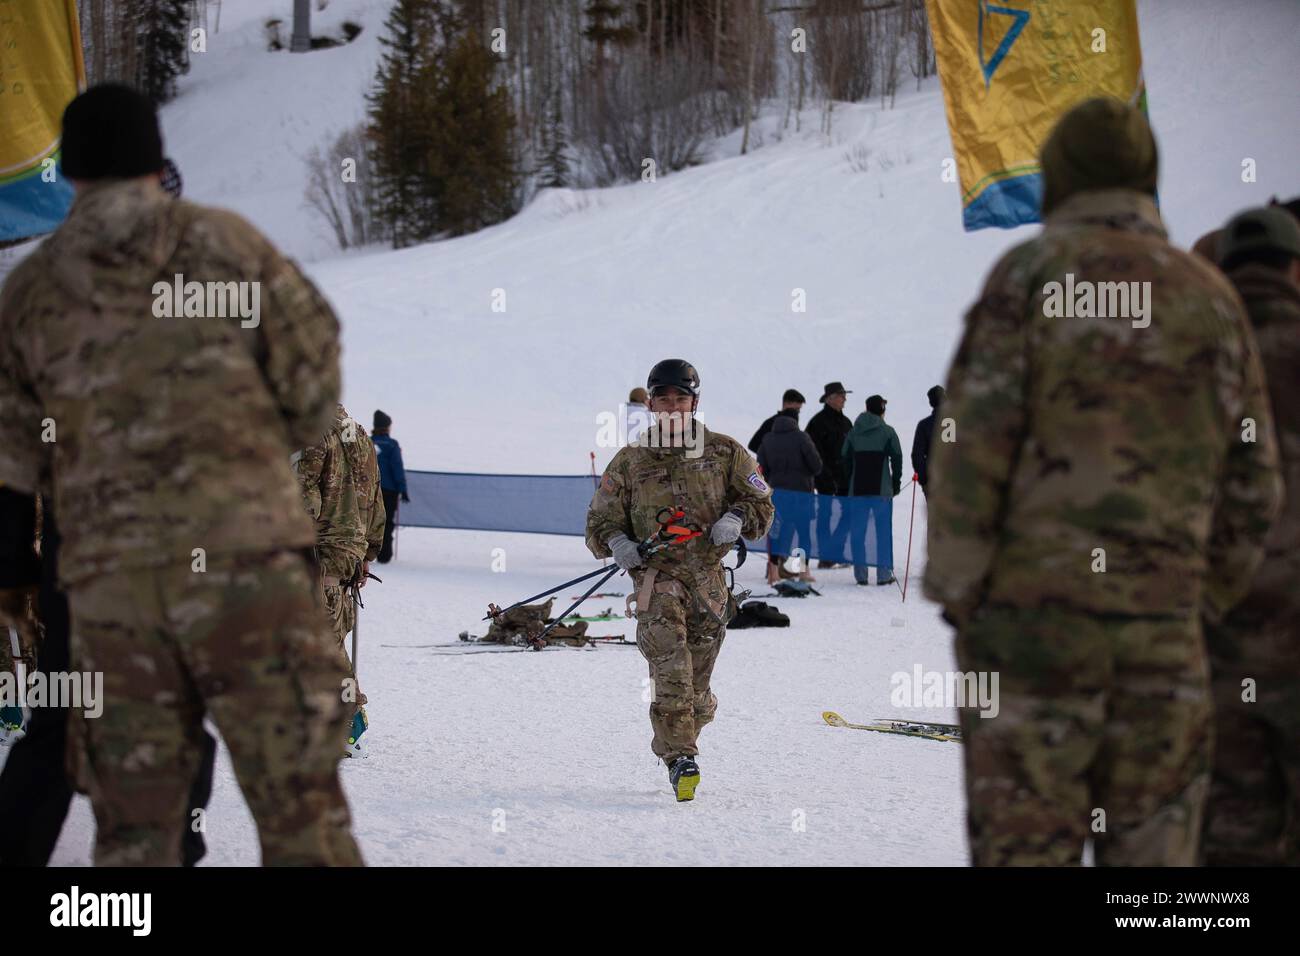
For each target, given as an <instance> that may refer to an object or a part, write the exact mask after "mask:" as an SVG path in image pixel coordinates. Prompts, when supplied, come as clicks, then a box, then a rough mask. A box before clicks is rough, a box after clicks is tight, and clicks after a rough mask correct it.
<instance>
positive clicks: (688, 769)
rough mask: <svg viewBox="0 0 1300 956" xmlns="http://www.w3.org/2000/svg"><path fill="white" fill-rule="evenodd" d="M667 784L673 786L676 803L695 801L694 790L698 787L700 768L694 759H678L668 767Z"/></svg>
mask: <svg viewBox="0 0 1300 956" xmlns="http://www.w3.org/2000/svg"><path fill="white" fill-rule="evenodd" d="M668 782H669V783H671V784H672V785H673V793H675V794H676V795H677V802H678V803H682V802H684V801H686V800H694V799H695V788H696V787H698V786H699V785H700V767H699V764H697V763H696V762H695V758H694V757H678V758H677V759H676V760H674V761H673V762H672V763H670V764H669V765H668Z"/></svg>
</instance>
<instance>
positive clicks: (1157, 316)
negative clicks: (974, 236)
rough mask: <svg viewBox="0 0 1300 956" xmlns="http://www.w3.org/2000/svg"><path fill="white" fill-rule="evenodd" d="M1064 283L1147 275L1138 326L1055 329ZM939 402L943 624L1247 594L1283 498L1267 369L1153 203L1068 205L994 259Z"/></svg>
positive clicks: (938, 565) (1216, 606)
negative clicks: (986, 609) (1005, 610)
mask: <svg viewBox="0 0 1300 956" xmlns="http://www.w3.org/2000/svg"><path fill="white" fill-rule="evenodd" d="M1067 274H1071V275H1072V276H1073V279H1072V280H1070V281H1071V282H1072V283H1073V285H1074V287H1075V288H1076V289H1080V288H1083V286H1081V285H1080V283H1091V284H1093V286H1094V287H1097V286H1099V284H1100V283H1114V282H1146V283H1150V285H1149V296H1148V299H1147V305H1148V306H1149V311H1147V312H1146V316H1147V318H1145V319H1137V318H1134V319H1130V318H1122V317H1111V318H1082V317H1077V311H1082V309H1079V310H1076V316H1075V317H1050V316H1051V315H1053V314H1055V312H1053V311H1050V310H1049V309H1050V308H1051V307H1050V306H1049V301H1048V299H1049V296H1051V295H1053V294H1056V293H1059V291H1060V288H1059V287H1056V288H1053V287H1051V286H1049V283H1062V284H1064V283H1066V281H1067ZM1139 288H1140V287H1139ZM1057 301H1058V304H1059V301H1060V300H1059V299H1058V300H1057ZM1116 301H1122V300H1116ZM1129 311H1130V312H1135V311H1136V310H1134V309H1132V308H1130V310H1129ZM1147 322H1149V324H1145V326H1144V327H1139V326H1141V325H1143V324H1144V323H1147ZM947 390H948V395H947V399H946V401H945V404H944V406H943V418H944V419H945V420H946V419H952V421H953V424H954V427H955V434H954V438H955V440H954V441H952V442H944V441H935V443H934V445H933V447H932V449H931V460H930V470H931V480H932V485H931V488H930V490H929V562H928V566H927V568H926V574H925V592H926V594H927V596H929V597H930V598H931V599H933V600H935V601H938V602H939V603H940V604H942V605H944V607H945V608H946V609H947V610H948V612H949V614H950V616H952V617H953V618H954V619H956V620H958V621H959V622H960V621H961V619H962V618H963V616H965V615H966V614H969V613H970V612H971V611H972V610H974V609H975V608H976V607H978V606H980V605H981V604H985V603H988V604H1000V605H1010V606H1015V607H1027V608H1033V607H1036V606H1039V605H1041V604H1043V603H1047V602H1053V603H1057V604H1059V605H1063V606H1066V607H1073V608H1077V609H1079V610H1080V611H1083V612H1086V613H1087V612H1091V613H1098V612H1102V613H1114V614H1121V615H1129V614H1141V615H1176V616H1189V615H1195V614H1196V613H1197V610H1198V608H1202V607H1203V608H1204V610H1205V611H1206V612H1207V613H1208V614H1209V615H1210V617H1211V618H1212V619H1213V618H1214V617H1215V616H1217V615H1220V614H1222V612H1223V611H1224V610H1225V609H1226V608H1227V607H1229V606H1231V605H1232V604H1233V603H1235V602H1236V601H1238V600H1240V598H1241V597H1242V596H1243V595H1244V593H1245V590H1246V587H1247V585H1248V584H1249V582H1250V579H1251V577H1252V575H1253V574H1254V572H1255V569H1256V568H1257V567H1258V566H1259V562H1260V560H1261V558H1262V557H1263V547H1262V545H1263V541H1264V535H1265V533H1266V532H1267V530H1268V527H1269V524H1270V522H1271V521H1272V518H1273V516H1274V515H1275V514H1276V512H1277V507H1278V504H1279V502H1280V493H1281V482H1280V479H1279V469H1278V456H1277V444H1276V440H1275V438H1274V434H1273V426H1272V416H1271V415H1270V413H1269V407H1268V397H1267V394H1266V392H1265V383H1264V376H1263V371H1262V369H1261V366H1260V361H1259V355H1258V352H1257V350H1256V346H1255V340H1254V336H1253V335H1252V334H1251V331H1250V328H1249V326H1248V324H1247V322H1246V318H1245V314H1244V312H1243V309H1242V305H1241V300H1240V298H1239V297H1238V296H1237V294H1236V292H1234V291H1233V289H1232V287H1231V286H1230V285H1229V284H1228V282H1227V280H1226V279H1225V278H1224V276H1223V275H1222V274H1221V273H1219V271H1218V270H1217V269H1215V268H1213V267H1212V266H1210V265H1209V264H1208V263H1206V262H1204V261H1203V260H1201V259H1200V258H1199V257H1193V256H1191V255H1189V254H1188V253H1185V252H1182V251H1180V250H1178V249H1176V248H1174V247H1173V246H1171V245H1170V244H1169V243H1168V241H1167V240H1166V237H1165V231H1164V228H1163V227H1162V225H1161V223H1160V217H1159V214H1158V213H1157V211H1156V208H1155V204H1154V203H1153V202H1152V201H1151V199H1150V197H1147V196H1143V195H1141V194H1139V193H1136V192H1129V191H1126V190H1107V191H1097V192H1090V193H1082V194H1079V195H1077V196H1074V197H1072V198H1071V199H1070V200H1068V201H1066V202H1065V203H1063V204H1062V205H1061V206H1060V208H1059V209H1057V210H1056V211H1055V212H1053V214H1052V215H1051V216H1049V217H1048V220H1047V223H1046V226H1045V228H1044V230H1043V232H1042V233H1041V234H1040V235H1039V236H1038V237H1037V238H1035V239H1033V240H1031V241H1029V242H1027V243H1024V244H1022V245H1020V246H1017V247H1015V248H1014V249H1012V250H1011V251H1010V252H1008V253H1007V254H1006V255H1005V256H1003V258H1002V259H1001V261H999V262H998V263H997V265H996V266H995V267H994V269H993V271H992V273H991V275H990V276H989V278H988V281H987V284H986V285H985V288H984V290H983V292H982V293H981V295H980V297H979V299H978V301H977V302H976V303H975V304H974V306H973V307H972V308H971V310H970V312H969V313H968V314H967V316H966V328H965V333H964V335H963V337H962V340H961V344H960V346H959V348H958V351H957V355H956V357H955V359H954V360H953V365H952V369H951V370H950V372H949V375H948V383H947ZM1247 418H1250V419H1253V421H1254V422H1255V425H1256V428H1255V439H1256V440H1255V441H1253V442H1250V441H1243V433H1244V429H1243V420H1244V419H1247ZM1097 549H1101V550H1100V551H1098V550H1097ZM1103 560H1104V567H1105V572H1104V573H1100V571H1094V568H1100V567H1101V566H1102V565H1101V564H1100V561H1103Z"/></svg>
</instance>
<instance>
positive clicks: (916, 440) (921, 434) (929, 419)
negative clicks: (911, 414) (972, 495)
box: [912, 385, 946, 493]
mask: <svg viewBox="0 0 1300 956" xmlns="http://www.w3.org/2000/svg"><path fill="white" fill-rule="evenodd" d="M945 394H946V393H945V392H944V390H943V386H942V385H936V386H935V387H934V388H932V389H930V390H929V391H928V392H926V393H925V397H926V398H928V399H929V400H930V407H931V408H932V409H934V411H932V412H930V414H929V415H926V416H925V418H922V419H921V420H920V421H919V422H917V423H916V434H915V435H913V436H912V473H913V474H914V475H916V483H917V484H918V485H920V486H921V491H922V493H925V492H926V485H928V484H929V482H930V442H931V441H933V440H934V419H935V416H936V415H937V414H938V413H939V406H940V405H942V404H943V399H944V395H945Z"/></svg>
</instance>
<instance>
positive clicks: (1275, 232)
mask: <svg viewBox="0 0 1300 956" xmlns="http://www.w3.org/2000/svg"><path fill="white" fill-rule="evenodd" d="M1248 252H1280V253H1283V254H1285V255H1289V256H1294V257H1295V258H1297V259H1300V223H1297V222H1296V220H1295V217H1294V216H1292V215H1291V214H1290V213H1289V212H1287V211H1286V209H1285V208H1284V207H1281V206H1270V207H1267V208H1264V207H1261V208H1259V209H1247V210H1246V211H1245V212H1243V213H1238V214H1237V215H1236V216H1234V217H1233V218H1232V219H1231V220H1230V221H1229V222H1228V224H1227V225H1226V226H1224V228H1223V237H1222V238H1221V239H1220V240H1219V258H1220V259H1221V260H1222V261H1224V262H1226V261H1227V260H1228V259H1230V258H1232V257H1235V256H1238V255H1241V254H1242V253H1248Z"/></svg>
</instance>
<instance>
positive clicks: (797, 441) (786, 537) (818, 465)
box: [758, 409, 822, 584]
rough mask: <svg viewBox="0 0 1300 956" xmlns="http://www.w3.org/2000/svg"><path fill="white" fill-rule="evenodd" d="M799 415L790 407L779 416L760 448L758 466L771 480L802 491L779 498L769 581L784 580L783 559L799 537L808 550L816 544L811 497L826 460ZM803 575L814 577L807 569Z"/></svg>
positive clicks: (772, 542) (774, 525)
mask: <svg viewBox="0 0 1300 956" xmlns="http://www.w3.org/2000/svg"><path fill="white" fill-rule="evenodd" d="M798 414H799V412H798V410H797V409H787V410H785V411H782V412H781V414H779V415H777V416H776V418H775V420H774V421H773V423H772V430H771V431H769V432H768V433H767V435H766V436H765V437H764V438H763V442H762V444H761V445H760V446H759V449H758V466H759V468H761V469H762V470H763V477H764V478H765V479H767V483H768V484H769V485H771V486H772V487H773V488H776V489H778V490H784V491H797V492H800V494H798V495H780V496H778V498H777V501H776V520H775V522H774V523H773V525H772V532H771V537H770V541H771V550H770V553H769V554H768V563H767V581H768V583H769V584H775V583H776V582H777V580H779V579H780V565H781V562H782V561H784V560H785V559H786V558H788V557H789V556H790V553H791V552H792V550H793V542H794V539H795V538H796V537H797V538H798V541H799V547H801V548H803V550H804V552H805V553H806V552H807V551H808V549H809V548H810V547H811V546H812V513H813V509H812V504H813V500H812V498H811V497H809V496H810V495H811V494H812V490H813V482H814V480H815V479H816V476H817V475H818V474H819V473H820V472H821V470H822V459H821V455H819V454H817V446H815V445H814V444H813V441H812V439H811V438H809V437H808V436H807V435H806V434H805V433H803V432H801V431H800V430H799V424H798V421H797V416H798ZM800 577H801V578H803V579H804V580H808V581H811V580H812V577H811V575H809V574H808V573H807V569H806V568H805V569H804V571H803V573H802V574H800Z"/></svg>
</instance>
